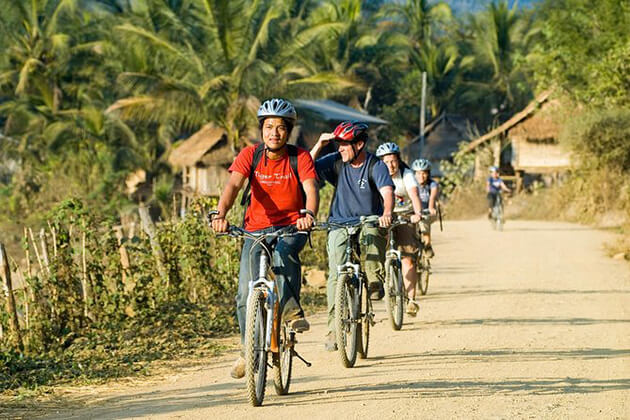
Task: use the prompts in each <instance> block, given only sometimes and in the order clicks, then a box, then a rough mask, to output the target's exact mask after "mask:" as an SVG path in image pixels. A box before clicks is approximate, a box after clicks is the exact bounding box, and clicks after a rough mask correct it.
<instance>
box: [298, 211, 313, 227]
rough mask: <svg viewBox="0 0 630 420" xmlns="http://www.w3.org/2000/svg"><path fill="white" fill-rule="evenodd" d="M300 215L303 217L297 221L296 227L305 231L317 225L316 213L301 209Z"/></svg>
mask: <svg viewBox="0 0 630 420" xmlns="http://www.w3.org/2000/svg"><path fill="white" fill-rule="evenodd" d="M300 216H301V217H300V218H299V219H297V221H296V222H295V227H296V228H297V229H298V230H303V231H305V230H306V231H308V230H311V229H312V228H313V226H314V225H315V213H313V212H312V211H310V210H307V209H302V210H300Z"/></svg>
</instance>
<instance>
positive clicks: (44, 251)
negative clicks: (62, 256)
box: [39, 228, 50, 275]
mask: <svg viewBox="0 0 630 420" xmlns="http://www.w3.org/2000/svg"><path fill="white" fill-rule="evenodd" d="M39 239H40V241H41V246H42V258H43V259H44V264H45V265H46V272H47V273H48V275H50V259H49V258H48V243H47V242H46V231H45V230H44V228H42V229H41V230H40V231H39Z"/></svg>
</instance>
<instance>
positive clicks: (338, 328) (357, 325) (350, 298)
mask: <svg viewBox="0 0 630 420" xmlns="http://www.w3.org/2000/svg"><path fill="white" fill-rule="evenodd" d="M376 223H378V216H362V217H361V219H360V221H359V222H358V223H356V224H352V225H348V224H341V223H334V222H327V223H319V224H318V225H317V228H316V229H317V230H331V228H335V229H345V230H346V233H347V237H348V239H347V241H346V251H345V257H346V258H345V263H344V264H340V265H338V266H337V289H336V291H335V340H336V342H337V349H338V351H339V357H340V360H341V364H342V365H343V366H344V367H346V368H351V367H353V366H354V365H355V363H356V360H357V355H358V356H359V358H361V359H365V358H367V355H368V348H369V341H370V326H373V325H374V324H375V322H374V310H373V308H372V301H371V300H370V298H369V291H368V285H367V277H366V275H365V272H364V271H363V269H362V268H361V259H360V249H359V233H360V232H361V227H362V226H363V225H367V224H371V225H374V224H376Z"/></svg>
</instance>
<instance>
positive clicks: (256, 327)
mask: <svg viewBox="0 0 630 420" xmlns="http://www.w3.org/2000/svg"><path fill="white" fill-rule="evenodd" d="M265 318H266V310H265V295H264V294H263V292H262V290H259V289H254V290H252V293H251V294H250V296H249V299H248V301H247V321H246V324H245V382H246V384H247V398H248V399H249V402H250V403H251V405H253V406H254V407H258V406H260V405H261V404H262V402H263V400H264V399H265V386H266V384H267V351H266V350H265V330H266V328H265Z"/></svg>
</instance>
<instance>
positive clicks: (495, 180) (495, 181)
mask: <svg viewBox="0 0 630 420" xmlns="http://www.w3.org/2000/svg"><path fill="white" fill-rule="evenodd" d="M486 191H487V192H488V195H487V196H486V197H487V199H488V219H491V218H492V208H493V207H494V203H495V202H496V200H497V198H498V196H499V195H500V194H501V191H505V192H507V193H510V192H512V190H511V189H509V188H508V187H507V185H505V182H503V180H502V179H501V178H500V177H499V168H497V167H496V166H491V167H490V176H489V177H488V180H487V181H486Z"/></svg>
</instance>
